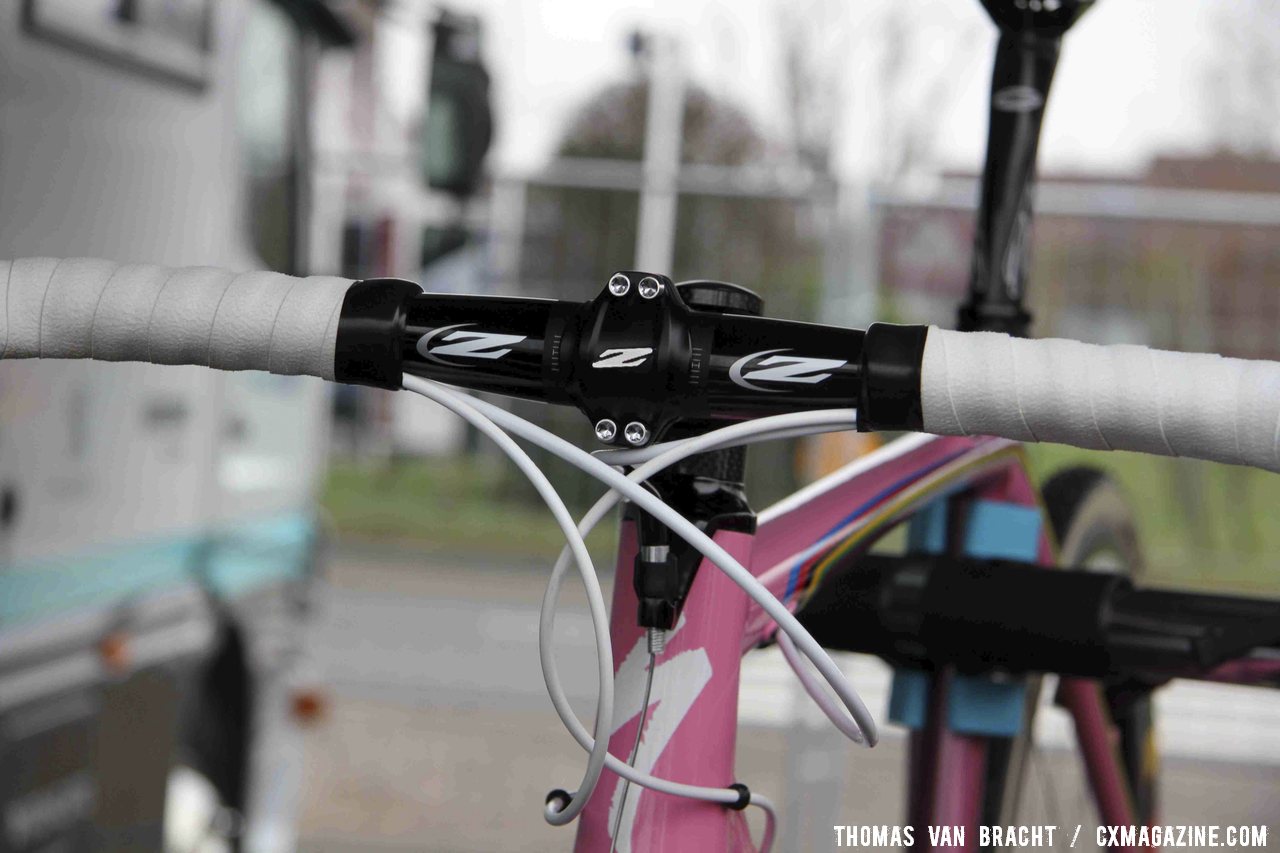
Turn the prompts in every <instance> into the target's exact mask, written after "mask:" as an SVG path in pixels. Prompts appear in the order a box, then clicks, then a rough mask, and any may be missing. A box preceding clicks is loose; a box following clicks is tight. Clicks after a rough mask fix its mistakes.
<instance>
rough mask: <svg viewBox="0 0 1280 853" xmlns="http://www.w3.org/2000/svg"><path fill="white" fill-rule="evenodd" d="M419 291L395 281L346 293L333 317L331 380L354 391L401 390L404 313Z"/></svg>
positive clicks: (361, 284)
mask: <svg viewBox="0 0 1280 853" xmlns="http://www.w3.org/2000/svg"><path fill="white" fill-rule="evenodd" d="M421 294H422V288H421V287H419V286H418V285H416V284H414V283H413V282H411V281H405V280H403V279H399V278H370V279H366V280H364V281H357V282H356V283H354V284H352V285H351V287H349V288H347V295H346V296H345V297H343V300H342V313H341V314H339V315H338V339H337V341H336V342H335V345H334V354H333V378H334V379H335V380H337V381H338V382H347V383H350V384H354V385H372V386H373V387H375V388H388V389H390V390H392V391H398V390H399V389H400V383H401V379H402V377H403V374H404V371H403V369H402V368H403V366H404V359H403V358H402V357H401V355H400V348H401V346H402V345H403V338H404V327H405V311H406V307H407V306H408V304H409V300H410V299H412V298H413V297H415V296H419V295H421Z"/></svg>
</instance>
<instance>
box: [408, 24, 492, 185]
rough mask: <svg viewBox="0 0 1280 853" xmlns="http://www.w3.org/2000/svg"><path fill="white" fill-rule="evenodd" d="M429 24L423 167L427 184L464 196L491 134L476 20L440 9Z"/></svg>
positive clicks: (478, 174) (476, 174)
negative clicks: (430, 41)
mask: <svg viewBox="0 0 1280 853" xmlns="http://www.w3.org/2000/svg"><path fill="white" fill-rule="evenodd" d="M433 30H434V32H433V35H434V49H433V50H432V58H431V77H430V87H431V88H430V95H429V101H428V104H427V120H426V129H425V133H424V134H423V140H422V144H423V150H422V168H423V173H424V177H425V179H426V182H427V185H428V186H430V187H432V188H434V189H439V190H444V191H445V192H449V193H452V194H453V195H456V196H469V195H472V194H473V193H474V192H475V191H476V189H477V188H478V187H479V184H480V179H481V173H482V167H483V165H484V157H485V154H486V153H487V152H488V150H489V144H490V142H492V140H493V110H492V106H491V103H490V99H489V72H488V70H487V69H486V68H485V66H484V63H483V62H481V60H480V35H481V27H480V21H479V19H477V18H475V17H473V16H463V15H457V14H455V13H452V12H448V11H445V12H442V13H441V15H440V17H439V18H438V19H437V20H436V22H435V24H434V25H433Z"/></svg>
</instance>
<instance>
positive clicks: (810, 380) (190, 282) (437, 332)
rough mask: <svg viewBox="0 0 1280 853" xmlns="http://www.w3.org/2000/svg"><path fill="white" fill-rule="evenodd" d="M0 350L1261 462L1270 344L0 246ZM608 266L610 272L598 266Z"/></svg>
mask: <svg viewBox="0 0 1280 853" xmlns="http://www.w3.org/2000/svg"><path fill="white" fill-rule="evenodd" d="M0 280H2V281H4V282H5V306H6V310H5V315H4V318H3V322H2V323H0V336H2V337H0V341H2V342H3V346H2V347H0V358H93V359H100V360H107V361H149V362H155V363H160V364H199V365H205V366H209V367H214V368H218V369H223V370H267V371H270V372H273V373H281V374H306V375H312V376H318V377H320V378H322V379H329V380H336V381H340V382H355V383H360V384H367V385H376V386H381V387H387V388H399V387H400V382H401V376H402V375H403V374H404V373H406V372H408V373H413V374H417V375H421V376H424V377H425V378H428V379H433V380H437V381H441V382H445V383H448V384H452V385H458V386H461V387H465V388H470V389H473V390H479V391H492V392H496V393H501V394H508V395H513V396H519V397H526V398H530V399H537V400H544V401H547V402H553V403H562V404H573V405H577V406H578V407H579V408H580V409H581V410H582V411H583V412H584V413H586V414H587V416H588V417H589V418H591V419H592V422H593V423H599V422H600V421H605V420H607V421H610V422H612V423H613V425H614V430H613V435H612V436H610V440H611V441H612V443H615V444H625V443H628V440H627V438H626V437H625V436H626V433H627V430H626V429H625V426H624V425H627V424H631V423H638V424H642V425H643V426H644V427H645V428H644V430H643V431H642V432H643V436H642V439H641V440H640V441H635V442H630V443H634V444H636V445H642V444H648V443H650V442H652V441H654V440H656V439H658V438H660V437H661V435H662V433H663V432H665V431H666V430H667V429H668V428H669V427H671V426H672V425H673V424H675V423H677V422H686V423H688V422H699V421H704V420H708V419H743V418H749V417H757V416H761V415H766V414H775V413H782V412H791V411H799V410H805V409H819V408H831V407H847V406H851V405H852V406H856V407H857V409H858V421H859V422H858V428H859V429H863V430H868V429H912V430H923V431H925V432H931V433H937V434H951V435H956V434H965V435H967V434H975V433H980V434H988V435H999V436H1003V437H1006V438H1012V439H1017V440H1022V441H1053V442H1060V443H1064V444H1073V445H1076V446H1079V447H1086V448H1095V449H1127V450H1137V451H1141V452H1145V453H1156V454H1160V455H1167V456H1191V457H1197V458H1202V459H1212V460H1216V461H1221V462H1230V463H1235V464H1242V465H1252V466H1255V467H1258V468H1264V469H1267V470H1271V471H1280V364H1277V363H1275V362H1267V361H1247V360H1243V359H1231V358H1222V357H1220V356H1216V355H1200V354H1188V353H1174V352H1165V351H1160V350H1151V349H1148V348H1146V347H1137V346H1112V347H1101V346H1093V345H1088V344H1082V343H1078V342H1075V341H1064V340H1039V341H1036V340H1023V339H1016V338H1010V337H1009V336H1007V335H1001V334H994V333H961V332H949V331H944V330H941V329H938V328H936V327H927V328H926V327H923V326H894V325H887V324H874V325H872V326H871V327H870V328H869V329H867V330H866V331H865V332H863V331H859V330H855V329H843V328H837V327H834V326H822V325H816V324H811V323H798V322H793V321H786V320H774V319H766V318H761V317H753V316H746V315H744V314H732V313H723V314H722V313H715V312H712V311H702V310H694V309H692V308H690V307H689V306H688V305H686V304H685V303H684V301H683V300H682V299H681V297H680V294H679V291H678V288H677V287H676V286H675V285H673V284H672V282H671V281H670V280H669V279H667V278H665V277H663V276H658V275H653V274H649V273H642V272H623V273H619V274H617V275H615V276H614V278H613V279H611V282H613V283H614V284H616V285H618V286H616V287H613V288H610V287H606V288H605V290H604V291H603V292H602V293H601V294H600V296H598V297H597V298H596V299H594V300H592V301H590V302H584V303H576V302H562V301H557V300H546V299H508V298H496V297H477V296H443V295H435V294H424V293H422V292H421V289H420V288H419V287H418V286H417V285H415V284H411V283H409V282H404V281H398V280H389V279H381V280H370V281H361V282H354V283H353V282H351V281H350V280H347V279H341V278H332V277H313V278H308V279H298V278H292V277H289V276H284V275H279V274H276V273H244V274H239V275H237V274H233V273H230V272H225V271H222V270H216V269H211V268H207V267H199V268H188V269H177V270H173V269H166V268H164V267H156V266H147V265H118V264H113V263H108V262H106V261H96V260H86V259H73V260H63V261H58V260H53V259H48V258H35V259H26V260H16V261H12V262H0ZM620 281H625V287H624V286H622V285H621V284H619V282H620Z"/></svg>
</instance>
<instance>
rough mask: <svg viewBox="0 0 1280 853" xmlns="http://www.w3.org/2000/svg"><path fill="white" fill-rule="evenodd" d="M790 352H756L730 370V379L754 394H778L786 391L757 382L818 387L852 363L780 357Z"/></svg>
mask: <svg viewBox="0 0 1280 853" xmlns="http://www.w3.org/2000/svg"><path fill="white" fill-rule="evenodd" d="M783 352H790V350H785V349H770V350H765V351H764V352H753V353H752V354H751V355H744V356H743V357H742V358H740V359H738V360H737V361H735V362H734V363H733V366H732V367H730V368H729V378H730V379H731V380H733V383H734V384H735V385H739V386H741V387H743V388H750V389H751V390H752V391H764V392H766V393H769V394H778V393H781V392H782V391H785V390H787V389H786V388H764V387H761V386H760V385H757V384H756V383H757V382H784V383H787V384H794V385H817V384H818V383H819V382H822V381H824V380H826V379H830V378H831V373H830V372H829V371H832V370H838V369H839V368H841V367H844V366H845V365H846V364H848V362H845V361H840V360H839V359H834V358H808V357H806V356H802V355H776V353H783Z"/></svg>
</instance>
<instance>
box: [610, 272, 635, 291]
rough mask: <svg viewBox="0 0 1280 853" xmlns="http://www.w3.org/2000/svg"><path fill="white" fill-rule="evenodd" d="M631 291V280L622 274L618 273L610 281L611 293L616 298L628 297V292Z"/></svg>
mask: <svg viewBox="0 0 1280 853" xmlns="http://www.w3.org/2000/svg"><path fill="white" fill-rule="evenodd" d="M630 289H631V279H629V278H627V277H626V276H625V275H623V274H622V273H617V274H615V275H614V277H613V278H611V279H609V292H610V293H612V294H613V295H614V296H626V295H627V291H628V290H630Z"/></svg>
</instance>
